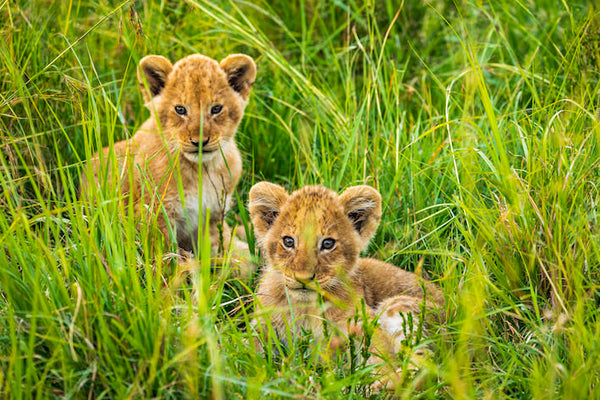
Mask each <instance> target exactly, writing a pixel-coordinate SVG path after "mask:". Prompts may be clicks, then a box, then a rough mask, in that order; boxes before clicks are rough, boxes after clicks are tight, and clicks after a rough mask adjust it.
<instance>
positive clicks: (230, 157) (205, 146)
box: [82, 54, 256, 251]
mask: <svg viewBox="0 0 600 400" xmlns="http://www.w3.org/2000/svg"><path fill="white" fill-rule="evenodd" d="M255 77H256V65H255V63H254V61H253V60H252V58H250V57H248V56H246V55H243V54H235V55H230V56H229V57H227V58H225V59H224V60H223V61H221V62H220V63H219V62H217V61H215V60H213V59H211V58H209V57H206V56H203V55H200V54H193V55H189V56H187V57H185V58H182V59H181V60H179V61H177V62H176V63H175V64H174V65H173V64H171V62H169V60H167V59H166V58H165V57H162V56H156V55H151V56H147V57H144V58H143V59H142V60H141V61H140V64H139V67H138V79H139V82H140V85H141V88H142V92H143V95H144V99H145V100H146V106H147V108H148V109H149V110H150V113H151V116H150V118H149V119H148V120H147V121H146V122H144V124H143V125H142V126H141V127H140V129H139V130H138V131H137V132H136V134H135V135H134V136H133V138H131V139H130V140H124V141H121V142H118V143H115V144H114V147H113V150H114V152H115V153H116V159H117V161H118V166H117V168H118V173H119V177H120V178H119V180H120V187H121V192H122V193H123V194H129V195H131V196H133V200H134V202H135V204H137V205H138V207H142V206H146V207H148V208H149V209H150V213H151V215H155V216H156V217H157V221H158V222H157V223H158V225H159V227H160V229H161V231H162V233H163V235H164V236H165V238H166V239H167V240H168V239H169V238H170V232H173V233H174V238H173V239H176V240H177V244H178V246H179V248H181V249H184V250H186V251H194V246H195V243H196V240H197V238H198V227H199V224H202V223H203V222H202V215H206V211H207V209H210V227H209V230H210V236H211V241H212V245H213V247H215V246H216V245H217V243H220V241H219V238H220V236H221V235H222V236H223V237H224V240H225V243H220V244H221V245H224V246H225V247H227V246H228V243H229V240H231V233H230V231H229V228H228V227H227V225H226V224H225V223H224V221H223V217H224V214H225V212H226V211H227V209H228V207H229V205H230V202H231V198H232V194H233V191H234V189H235V186H236V185H237V183H238V181H239V179H240V176H241V172H242V161H241V157H240V153H239V151H238V149H237V147H236V144H235V142H234V139H233V138H234V135H235V133H236V130H237V127H238V125H239V124H240V121H241V120H242V116H243V115H244V108H245V107H246V103H247V101H248V96H249V95H250V92H251V90H252V85H253V83H254V79H255ZM109 152H110V149H109V147H105V148H104V149H103V151H102V155H96V156H95V157H94V159H93V160H91V163H90V164H91V166H92V170H93V175H92V176H94V178H95V179H98V180H101V181H102V180H106V179H107V178H109V177H110V176H112V174H113V173H114V171H115V168H113V171H112V172H111V166H110V165H109V164H110V163H109V161H110V157H109ZM101 161H102V163H101ZM128 169H132V171H131V170H128ZM200 172H202V176H201V178H202V180H201V182H202V186H201V187H200V186H199V182H200V179H199V176H198V175H199V174H200ZM130 173H131V174H132V176H133V179H130ZM88 177H89V176H88ZM85 178H86V177H84V179H83V181H84V182H83V184H82V192H85V191H86V190H89V187H88V185H87V183H86V179H85ZM200 195H201V196H202V204H200V201H199V199H200ZM163 207H164V211H165V212H166V216H167V219H165V217H164V213H163ZM169 224H170V225H169ZM219 224H221V230H219ZM223 230H224V232H223ZM234 240H236V239H234ZM235 245H236V246H237V247H242V248H245V249H246V251H247V245H246V244H245V243H243V242H239V241H238V240H236V243H235Z"/></svg>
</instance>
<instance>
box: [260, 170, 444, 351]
mask: <svg viewBox="0 0 600 400" xmlns="http://www.w3.org/2000/svg"><path fill="white" fill-rule="evenodd" d="M249 208H250V217H251V219H252V223H253V224H254V230H255V234H256V238H257V242H258V244H259V246H260V248H261V250H262V254H263V257H264V258H265V261H266V265H265V267H264V269H263V274H262V279H261V281H260V284H259V286H258V289H257V294H256V297H257V300H258V303H259V307H260V308H263V309H268V310H270V311H272V313H271V314H270V321H271V324H272V327H273V330H274V331H275V333H276V334H277V336H278V337H279V338H280V339H281V340H283V341H285V340H286V338H287V337H289V336H288V333H289V332H287V330H288V329H290V327H291V329H293V330H294V332H295V333H296V334H299V333H300V332H302V330H310V331H312V332H313V334H314V336H315V337H316V338H323V335H324V324H323V320H326V321H328V322H329V323H333V325H334V326H335V327H337V328H338V331H339V332H341V333H342V335H343V336H346V337H347V336H348V334H351V333H357V332H358V333H360V329H359V327H357V326H355V325H354V326H353V325H352V324H350V321H352V319H353V318H352V317H353V316H354V315H355V312H356V310H357V307H360V304H361V301H362V300H364V303H365V304H366V307H367V312H368V313H369V314H370V317H376V316H377V317H378V318H379V319H378V323H379V329H378V331H376V333H377V334H376V335H375V336H376V338H375V339H376V340H375V341H374V346H372V348H371V350H372V351H373V353H379V354H387V355H394V354H396V353H397V352H398V351H399V350H400V346H401V344H402V341H403V340H405V339H409V340H410V339H412V338H409V337H408V336H409V335H414V334H415V333H416V330H417V328H418V327H419V325H422V324H421V323H422V322H424V321H419V318H421V315H423V314H428V312H424V310H425V311H426V310H428V311H430V312H431V311H436V309H437V311H438V312H441V308H442V307H443V305H444V297H443V295H442V293H441V291H440V289H439V288H438V287H437V286H436V285H435V284H433V283H430V282H424V281H422V280H421V279H419V277H418V276H417V275H415V274H413V273H410V272H407V271H404V270H402V269H399V268H397V267H395V266H394V265H391V264H388V263H385V262H382V261H378V260H374V259H371V258H361V257H360V253H361V252H362V251H363V250H365V248H366V247H367V245H368V243H369V241H370V239H371V238H372V237H373V235H374V234H375V231H376V230H377V227H378V225H379V221H380V219H381V196H380V194H379V192H377V191H376V190H375V189H373V188H372V187H369V186H354V187H350V188H348V189H346V191H344V192H343V193H342V194H341V195H339V196H338V195H337V194H336V193H335V192H333V191H331V190H329V189H327V188H325V187H322V186H307V187H304V188H302V189H300V190H297V191H296V192H293V193H292V194H288V193H287V192H286V191H285V189H284V188H282V187H281V186H278V185H274V184H271V183H267V182H261V183H258V184H256V185H254V187H252V189H251V190H250V199H249ZM408 313H411V316H412V319H411V322H410V323H408V322H407V321H408V320H409V319H410V317H409V316H408ZM434 314H435V313H434ZM368 361H369V362H373V363H374V362H378V361H379V359H378V358H377V357H375V356H373V357H371V359H369V360H368Z"/></svg>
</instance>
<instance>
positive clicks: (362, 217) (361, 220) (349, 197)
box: [340, 185, 381, 251]
mask: <svg viewBox="0 0 600 400" xmlns="http://www.w3.org/2000/svg"><path fill="white" fill-rule="evenodd" d="M340 203H341V204H342V207H343V208H344V213H345V214H346V216H347V217H348V219H349V220H350V222H351V223H352V226H353V227H354V229H356V231H357V232H358V234H359V235H360V239H361V241H362V249H361V251H362V250H364V249H366V248H367V245H368V244H369V240H371V238H372V237H373V235H374V234H375V231H376V230H377V227H378V226H379V221H380V220H381V195H380V194H379V192H378V191H377V190H375V189H373V188H372V187H370V186H365V185H361V186H353V187H350V188H348V189H346V190H345V191H344V193H342V194H341V195H340Z"/></svg>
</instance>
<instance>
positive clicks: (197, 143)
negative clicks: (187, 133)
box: [190, 138, 210, 147]
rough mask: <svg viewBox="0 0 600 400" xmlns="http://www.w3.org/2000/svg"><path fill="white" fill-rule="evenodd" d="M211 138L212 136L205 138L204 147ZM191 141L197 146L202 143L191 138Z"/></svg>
mask: <svg viewBox="0 0 600 400" xmlns="http://www.w3.org/2000/svg"><path fill="white" fill-rule="evenodd" d="M209 140H210V138H208V139H206V140H204V141H203V142H202V147H204V146H206V144H207V143H208V141H209ZM190 142H192V144H193V145H194V146H196V147H198V146H199V145H200V142H197V141H195V140H194V139H190Z"/></svg>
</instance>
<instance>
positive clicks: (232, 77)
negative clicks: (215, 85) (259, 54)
mask: <svg viewBox="0 0 600 400" xmlns="http://www.w3.org/2000/svg"><path fill="white" fill-rule="evenodd" d="M220 65H221V69H223V71H225V74H226V75H227V82H229V86H231V87H232V88H233V90H235V91H236V92H238V93H239V94H240V95H241V96H242V98H243V99H244V100H248V96H249V95H250V92H251V91H252V85H254V78H256V64H255V63H254V60H253V59H252V58H251V57H248V56H247V55H245V54H232V55H230V56H228V57H227V58H225V59H224V60H223V61H221V64H220Z"/></svg>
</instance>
